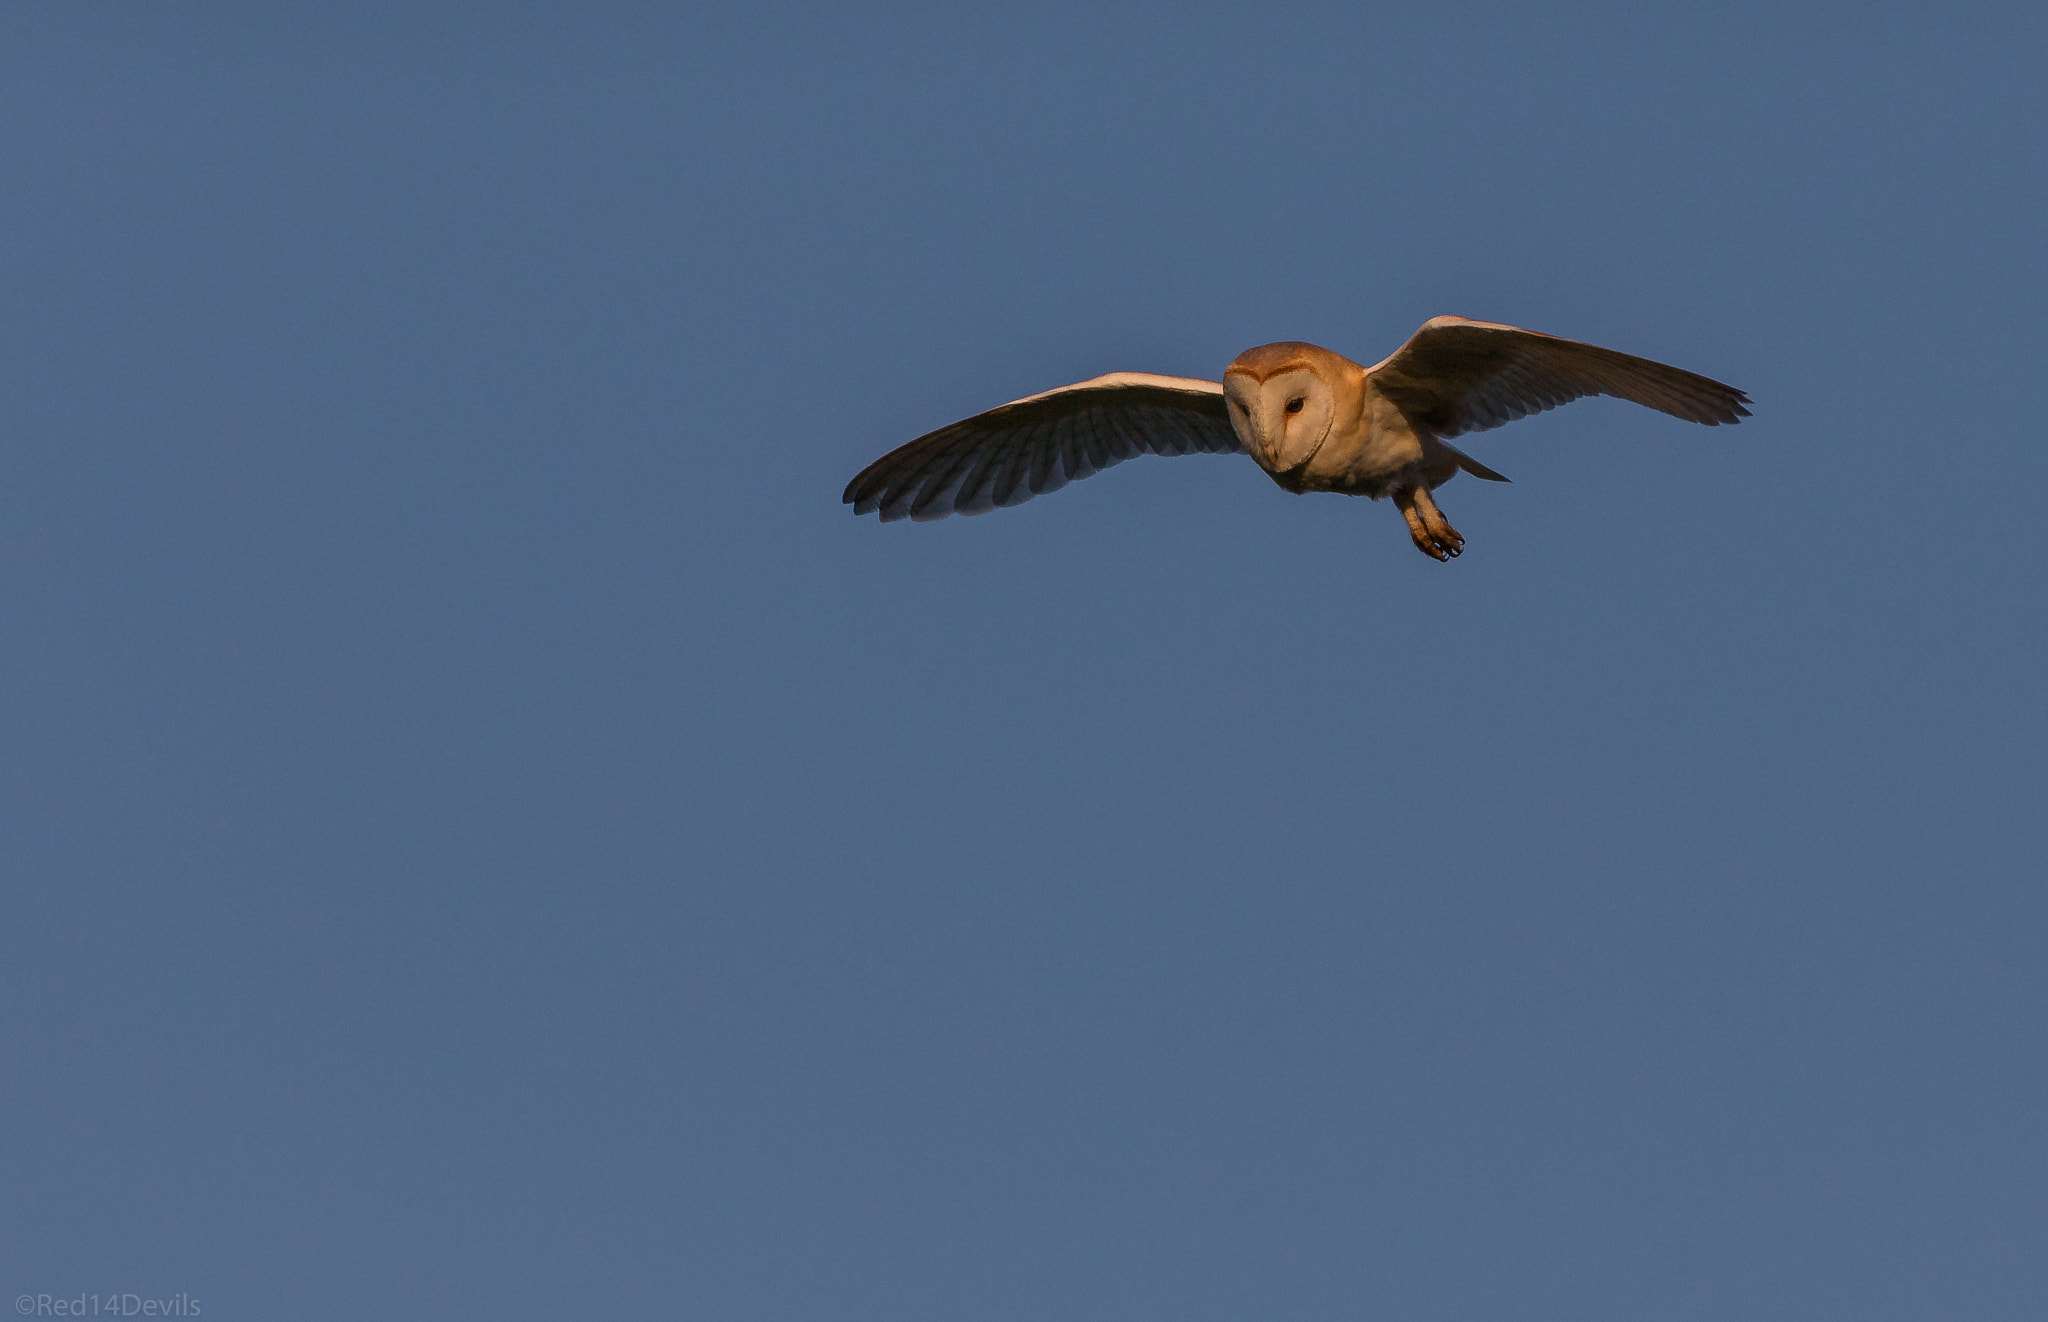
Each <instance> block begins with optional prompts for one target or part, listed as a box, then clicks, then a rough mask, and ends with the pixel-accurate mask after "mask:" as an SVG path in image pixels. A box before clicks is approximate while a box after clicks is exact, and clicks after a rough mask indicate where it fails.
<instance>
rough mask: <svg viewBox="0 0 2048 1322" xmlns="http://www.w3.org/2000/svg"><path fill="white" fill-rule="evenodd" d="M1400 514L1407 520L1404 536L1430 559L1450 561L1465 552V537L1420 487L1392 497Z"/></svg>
mask: <svg viewBox="0 0 2048 1322" xmlns="http://www.w3.org/2000/svg"><path fill="white" fill-rule="evenodd" d="M1394 499H1395V501H1396V503H1397V504H1399V505H1400V507H1401V517H1402V518H1404V519H1406V520H1407V521H1408V535H1409V536H1410V537H1411V538H1413V539H1414V541H1415V548H1416V549H1417V550H1418V551H1421V552H1422V553H1423V554H1424V555H1426V556H1428V557H1429V558H1430V559H1432V560H1453V559H1456V558H1457V557H1458V556H1461V555H1463V554H1465V539H1464V538H1463V537H1462V536H1460V535H1459V533H1458V530H1457V529H1456V528H1453V527H1452V526H1451V525H1450V522H1449V521H1448V520H1447V519H1445V518H1444V514H1443V511H1442V510H1440V509H1438V508H1437V507H1436V502H1435V501H1433V500H1431V499H1430V498H1429V492H1427V491H1425V490H1423V489H1422V488H1420V487H1417V488H1415V489H1414V490H1413V491H1408V492H1404V493H1402V494H1401V495H1398V496H1396V497H1395V498H1394Z"/></svg>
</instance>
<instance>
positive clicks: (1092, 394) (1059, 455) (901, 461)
mask: <svg viewBox="0 0 2048 1322" xmlns="http://www.w3.org/2000/svg"><path fill="white" fill-rule="evenodd" d="M1242 450H1243V447H1242V446H1240V445H1239V444H1238V441H1237V434H1236V433H1235V432H1233V431H1232V430H1231V429H1230V417H1229V414H1228V413H1227V412H1226V411H1225V409H1224V404H1223V386H1222V385H1221V384H1220V383H1219V382H1215V381H1200V380H1196V379H1195V378H1193V377H1185V376H1153V375H1151V374H1149V373H1146V372H1112V373H1111V374H1110V375H1108V376H1098V377H1096V378H1095V379H1094V380H1093V381H1083V382H1081V383H1080V384H1079V385H1072V386H1061V387H1060V388H1059V389H1057V390H1048V391H1046V392H1045V393H1044V394H1042V395H1032V396H1030V397H1029V398H1028V399H1020V400H1017V401H1016V402H1014V403H1010V404H1005V405H1003V406H1002V407H1001V408H995V409H990V410H989V411H988V412H986V413H977V414H975V415H974V416H973V417H971V418H968V419H966V420H965V421H963V422H956V423H954V424H953V425H952V426H950V427H941V428H939V429H938V430H937V431H935V432H931V433H929V434H927V435H924V436H920V437H918V438H917V439H916V440H914V441H912V442H910V443H909V444H908V445H904V446H900V447H898V448H897V449H894V450H891V451H890V452H889V453H887V454H885V455H883V456H882V457H881V458H880V459H877V460H875V462H873V463H871V464H869V465H868V466H867V467H866V468H863V469H862V470H861V471H860V474H859V476H857V477H855V478H854V479H853V481H851V482H849V483H847V484H846V495H845V500H846V503H847V504H849V505H851V506H853V512H854V513H855V514H866V513H868V512H869V511H870V510H880V511H881V512H882V521H883V522H884V523H887V522H889V521H890V520H892V519H902V518H911V519H943V518H945V517H946V516H947V515H948V514H982V513H986V512H987V511H989V510H992V509H994V508H996V507H997V506H999V505H1021V504H1023V503H1024V502H1025V501H1027V500H1029V499H1031V498H1032V497H1033V496H1041V495H1044V494H1045V493H1046V492H1048V491H1057V490H1059V489H1060V488H1061V487H1063V486H1065V485H1066V484H1067V483H1069V482H1073V481H1076V480H1078V479H1080V478H1084V477H1087V476H1089V475H1090V474H1093V473H1099V472H1101V471H1102V470H1103V469H1105V468H1108V467H1110V466H1111V465H1113V464H1120V463H1122V462H1123V461H1124V460H1126V459H1129V458H1132V457H1133V456H1136V455H1141V454H1165V455H1176V454H1238V453H1241V452H1242Z"/></svg>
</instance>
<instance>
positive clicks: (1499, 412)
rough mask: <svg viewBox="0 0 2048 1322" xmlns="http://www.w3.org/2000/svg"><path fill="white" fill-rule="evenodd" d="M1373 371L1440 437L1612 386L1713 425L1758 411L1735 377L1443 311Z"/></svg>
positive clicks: (1617, 392)
mask: <svg viewBox="0 0 2048 1322" xmlns="http://www.w3.org/2000/svg"><path fill="white" fill-rule="evenodd" d="M1367 375H1368V377H1369V379H1370V380H1371V381H1372V383H1373V385H1374V386H1376V387H1378V389H1379V391H1380V393H1381V394H1382V395H1385V396H1386V397H1387V398H1388V399H1390V400H1392V401H1393V404H1394V406H1395V407H1396V408H1398V409H1400V410H1401V412H1402V413H1404V414H1406V415H1407V416H1408V418H1409V420H1410V421H1411V422H1414V423H1417V424H1419V425H1421V426H1423V427H1425V428H1427V429H1428V430H1429V431H1430V433H1431V434H1432V435H1434V436H1436V437H1437V438H1439V439H1445V440H1447V439H1449V438H1450V437H1453V436H1462V435H1464V434H1465V433H1466V432H1474V431H1486V430H1487V429H1488V428H1492V427H1498V426H1501V425H1502V424H1503V423H1509V422H1513V421H1514V420H1515V419H1517V418H1525V417H1527V416H1529V415H1530V414H1531V413H1541V412H1543V411H1544V410H1545V409H1554V408H1556V407H1557V406H1558V405H1560V404H1569V403H1571V402H1572V401H1573V400H1575V399H1579V398H1581V397H1583V396H1586V395H1612V396H1614V397H1615V398H1616V399H1626V400H1629V401H1631V402H1633V403H1636V404H1641V405H1644V406H1645V407H1648V408H1653V409H1656V410H1657V411H1658V412H1660V413H1669V414H1670V415H1671V416H1672V417H1674V418H1683V419H1685V420H1686V421H1687V422H1699V423H1705V424H1706V425H1707V426H1709V427H1715V426H1719V425H1720V424H1722V423H1724V422H1728V423H1732V422H1735V421H1737V420H1739V419H1742V418H1746V417H1748V416H1749V410H1748V409H1747V408H1745V407H1743V406H1744V405H1746V404H1748V403H1749V396H1748V395H1745V394H1743V393H1742V392H1741V391H1740V390H1737V389H1736V388H1735V387H1734V386H1728V385H1723V384H1721V383H1720V382H1719V381H1713V380H1709V379H1708V378H1706V377H1704V376H1699V375H1696V374H1695V373H1692V372H1687V371H1683V370H1681V369H1679V368H1676V367H1668V366H1666V365H1665V364H1663V363H1653V362H1651V361H1650V360H1649V359H1647V358H1636V357H1633V356H1631V355H1629V354H1625V353H1616V352H1615V351H1614V350H1612V349H1602V348H1599V347H1598V346H1596V345H1591V344H1581V343H1579V342H1578V341H1577V340H1561V339H1559V338H1558V337H1557V336H1555V335H1544V334H1541V333H1540V332H1537V331H1526V330H1520V329H1518V328H1516V327H1514V326H1502V325H1498V324H1496V323H1494V322H1490V321H1467V320H1465V318H1463V317H1434V318H1431V319H1430V320H1429V321H1426V322H1424V323H1423V325H1422V329H1421V330H1419V331H1416V332H1415V334H1414V335H1412V336H1410V337H1409V340H1408V343H1406V344H1404V345H1402V346H1401V347H1400V348H1399V349H1397V350H1395V352H1394V354H1393V356H1392V357H1390V358H1388V359H1387V360H1386V361H1385V362H1383V363H1381V364H1379V365H1378V366H1377V367H1374V368H1372V369H1371V370H1370V371H1369V372H1368V374H1367Z"/></svg>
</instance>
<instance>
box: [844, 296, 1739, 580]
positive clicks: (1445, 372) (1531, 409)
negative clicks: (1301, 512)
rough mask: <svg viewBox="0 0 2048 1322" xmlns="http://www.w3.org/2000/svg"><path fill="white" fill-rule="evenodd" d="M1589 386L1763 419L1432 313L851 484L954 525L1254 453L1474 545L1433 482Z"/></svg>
mask: <svg viewBox="0 0 2048 1322" xmlns="http://www.w3.org/2000/svg"><path fill="white" fill-rule="evenodd" d="M1586 395H1612V396H1614V397H1616V398H1617V399H1626V400H1630V401H1633V402H1634V403H1637V404H1642V405H1644V406H1646V407H1648V408H1653V409H1656V410H1658V411H1659V412H1662V413H1669V414H1670V415H1671V416H1673V417H1675V418H1683V419H1685V420H1686V421H1687V422H1698V423H1703V424H1705V425H1706V426H1709V427H1713V426H1718V425H1720V424H1722V423H1732V422H1736V421H1738V420H1739V419H1741V418H1745V417H1747V416H1749V409H1748V408H1747V407H1745V406H1746V405H1747V404H1748V403H1749V397H1748V396H1747V395H1745V394H1743V393H1742V392H1741V391H1740V390H1737V389H1736V388H1735V387H1733V386H1728V385H1723V384H1722V383H1721V382H1719V381H1714V380H1710V379H1708V378H1707V377H1704V376H1699V375H1696V374H1695V373H1692V372H1687V371H1683V370H1681V369H1680V368H1676V367H1669V366H1666V365H1665V364H1663V363H1655V362H1651V361H1650V360H1649V359H1647V358H1636V357H1633V356H1631V355H1629V354H1625V353H1616V352H1615V351H1614V350H1612V349H1602V348H1599V347H1598V346H1596V345H1591V344H1581V343H1579V342H1578V341H1576V340H1564V339H1559V338H1558V337H1556V336H1554V335H1544V334H1541V333H1539V332H1537V331H1527V330H1521V329H1519V328H1517V327H1514V326H1502V325H1499V324H1496V323H1494V322H1490V321H1467V320H1466V319H1465V318H1463V317H1436V318H1433V319H1432V320H1430V321H1428V322H1426V323H1424V325H1423V327H1422V329H1421V330H1419V331H1417V332H1415V334H1414V335H1413V336H1411V337H1410V338H1409V340H1408V342H1407V343H1406V344H1404V345H1402V346H1401V347H1400V348H1399V349H1397V350H1395V352H1394V353H1393V355H1392V356H1391V357H1389V358H1387V359H1386V360H1385V361H1384V362H1381V363H1379V364H1377V365H1376V366H1373V367H1362V366H1360V365H1359V364H1357V363H1354V362H1352V361H1351V360H1350V359H1349V358H1346V357H1344V356H1343V355H1342V354H1337V353H1332V352H1331V351H1330V350H1328V349H1323V348H1319V347H1317V346H1316V345H1313V344H1302V343H1298V342H1293V341H1288V342H1283V343H1280V344H1267V345H1261V346H1260V347H1258V348H1256V349H1247V350H1246V351H1245V352H1243V353H1241V354H1239V355H1238V356H1237V359H1236V360H1235V361H1234V362H1232V363H1231V364H1230V366H1229V368H1228V369H1226V370H1225V371H1224V373H1223V380H1222V381H1220V382H1218V381H1203V380H1199V379H1196V378H1193V377H1181V376H1152V375H1149V374H1147V373H1143V372H1114V373H1111V374H1110V375H1108V376H1098V377H1096V378H1095V379H1094V380H1092V381H1083V382H1080V383H1079V384H1077V385H1071V386H1062V387H1060V388H1059V389H1057V390H1048V391H1046V392H1045V393H1044V394H1041V395H1032V396H1030V397H1028V398H1025V399H1020V400H1017V401H1015V402H1013V403H1009V404H1005V405H1003V406H1002V407H1001V408H995V409H990V410H989V411H988V412H986V413H978V414H976V415H975V416H973V417H971V418H968V419H966V420H965V421H962V422H956V423H954V424H953V425H952V426H950V427H941V428H940V429H939V430H937V431H935V432H931V433H929V434H928V435H925V436H920V437H918V438H917V439H916V440H914V441H912V442H910V443H909V444H908V445H904V446H901V447H899V448H897V449H895V450H891V451H890V452H889V453H888V454H885V455H883V456H882V457H881V458H880V459H877V460H876V461H875V462H874V463H872V464H869V465H868V466H867V467H866V468H864V469H862V470H861V472H860V473H859V475H858V476H856V477H855V478H854V479H853V481H851V482H849V483H847V486H846V494H845V500H846V503H847V504H849V505H852V506H853V512H854V513H855V514H866V513H868V512H870V511H879V512H880V514H881V516H882V519H883V520H884V521H885V522H886V521H889V520H892V519H904V518H909V519H942V518H944V517H945V516H947V515H948V514H980V513H983V512H985V511H987V510H991V509H994V508H996V507H997V506H1001V505H1019V504H1022V503H1023V502H1025V501H1027V500H1029V499H1031V498H1032V497H1033V496H1039V495H1043V494H1045V493H1046V492H1048V491H1057V490H1058V489H1059V488H1061V487H1063V486H1065V485H1066V484H1067V483H1069V482H1072V481H1074V480H1076V479H1078V478H1083V477H1087V476H1089V475H1090V474H1092V473H1097V472H1100V471H1101V470H1103V469H1105V468H1108V467H1110V466H1111V465H1113V464H1120V463H1122V462H1123V461H1124V460H1126V459H1129V458H1132V457H1133V456H1135V455H1140V454H1163V455H1178V454H1249V455H1250V456H1251V457H1252V459H1253V460H1254V461H1256V462H1257V463H1258V465H1259V467H1261V468H1263V469H1265V470H1266V472H1267V474H1269V475H1270V476H1271V477H1272V479H1273V480H1274V481H1275V482H1277V483H1278V484H1279V485H1280V486H1281V487H1283V488H1285V489H1286V490H1288V491H1293V492H1305V491H1335V492H1340V493H1342V494H1345V495H1351V496H1370V497H1371V498H1372V499H1374V500H1378V499H1379V498H1381V497H1382V496H1391V497H1393V500H1394V504H1395V505H1396V507H1397V508H1399V509H1400V511H1401V514H1402V517H1403V518H1404V519H1406V520H1407V523H1408V532H1409V535H1410V536H1411V537H1412V538H1413V539H1414V541H1415V545H1416V546H1417V547H1419V548H1420V549H1421V550H1422V552H1423V553H1424V554H1425V555H1429V556H1432V557H1434V558H1436V559H1438V560H1448V559H1450V558H1451V557H1453V556H1455V555H1457V554H1459V552H1461V551H1462V550H1463V549H1464V545H1465V539H1464V538H1463V537H1462V536H1460V535H1459V534H1458V532H1457V530H1456V529H1454V528H1452V527H1451V525H1450V524H1449V523H1448V522H1447V521H1446V520H1445V519H1444V516H1443V513H1442V511H1440V510H1439V509H1437V507H1436V502H1435V501H1434V500H1433V499H1432V498H1431V496H1430V492H1431V491H1433V490H1435V489H1436V488H1437V487H1440V486H1442V485H1443V484H1444V483H1445V482H1448V481H1450V480H1451V478H1453V477H1455V476H1456V475H1457V474H1458V472H1459V471H1460V470H1461V469H1462V470H1463V471H1465V472H1467V473H1470V474H1472V475H1473V476H1474V477H1482V478H1486V479H1487V480H1489V481H1494V482H1505V481H1507V479H1506V478H1504V477H1502V476H1501V475H1500V474H1498V473H1496V472H1494V471H1493V470H1492V469H1490V468H1488V467H1486V466H1485V465H1483V464H1481V463H1479V462H1478V461H1477V460H1475V459H1473V458H1472V457H1471V456H1469V455H1467V454H1465V453H1464V452H1463V451H1461V450H1458V449H1457V448H1456V447H1454V446H1452V445H1451V444H1450V440H1451V438H1452V437H1455V436H1462V435H1464V434H1465V433H1467V432H1475V431H1486V430H1488V429H1489V428H1493V427H1498V426H1500V425H1502V424H1503V423H1507V422H1512V421H1514V420H1515V419H1516V418H1523V417H1527V416H1528V415H1529V414H1531V413H1541V412H1543V411H1544V410H1545V409H1552V408H1556V407H1557V406H1558V405H1560V404H1567V403H1570V402H1571V401H1572V400H1575V399H1579V398H1581V397H1582V396H1586Z"/></svg>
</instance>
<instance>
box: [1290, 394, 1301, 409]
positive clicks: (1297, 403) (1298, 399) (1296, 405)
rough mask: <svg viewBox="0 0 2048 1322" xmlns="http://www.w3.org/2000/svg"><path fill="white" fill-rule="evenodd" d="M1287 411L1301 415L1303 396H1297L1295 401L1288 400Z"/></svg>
mask: <svg viewBox="0 0 2048 1322" xmlns="http://www.w3.org/2000/svg"><path fill="white" fill-rule="evenodd" d="M1287 411H1288V412H1289V413H1299V412H1301V396H1300V395H1296V396H1295V397H1294V398H1293V399H1290V400H1288V401H1287Z"/></svg>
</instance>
